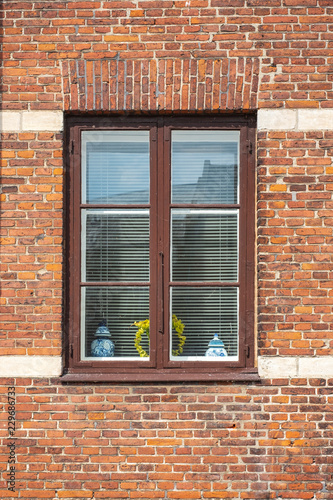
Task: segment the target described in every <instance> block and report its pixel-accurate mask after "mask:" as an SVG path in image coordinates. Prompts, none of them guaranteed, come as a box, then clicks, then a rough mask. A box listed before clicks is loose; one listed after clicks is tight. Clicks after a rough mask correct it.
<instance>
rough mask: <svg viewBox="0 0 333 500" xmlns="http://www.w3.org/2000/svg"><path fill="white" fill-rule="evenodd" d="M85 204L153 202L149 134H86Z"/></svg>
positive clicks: (134, 132)
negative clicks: (150, 182) (151, 200)
mask: <svg viewBox="0 0 333 500" xmlns="http://www.w3.org/2000/svg"><path fill="white" fill-rule="evenodd" d="M82 160H83V161H82V165H83V169H82V172H83V178H82V201H83V203H96V204H100V203H114V204H126V205H128V204H133V203H149V131H148V130H147V131H146V130H137V131H134V130H132V131H131V130H130V131H126V130H122V131H120V130H116V131H105V132H97V131H92V132H83V133H82Z"/></svg>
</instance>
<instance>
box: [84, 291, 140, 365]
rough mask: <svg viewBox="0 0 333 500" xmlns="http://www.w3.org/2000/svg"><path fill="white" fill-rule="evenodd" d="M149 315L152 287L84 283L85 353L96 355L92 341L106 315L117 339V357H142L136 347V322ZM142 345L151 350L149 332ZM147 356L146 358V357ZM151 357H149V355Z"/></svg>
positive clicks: (113, 337) (107, 322) (112, 338)
mask: <svg viewBox="0 0 333 500" xmlns="http://www.w3.org/2000/svg"><path fill="white" fill-rule="evenodd" d="M148 318H149V288H148V287H109V288H106V287H91V288H90V287H84V288H83V289H82V318H81V323H82V330H83V342H82V344H83V345H84V351H83V357H92V354H93V353H92V351H91V343H92V341H93V340H94V339H95V338H96V337H95V332H96V330H97V328H98V326H99V324H100V323H101V321H102V320H103V319H105V322H106V326H107V328H108V329H109V331H110V334H111V340H112V341H113V342H114V345H115V350H114V356H115V357H126V358H128V357H138V358H139V353H138V351H137V349H136V348H135V345H134V341H135V334H136V331H137V329H138V328H137V327H136V326H131V325H133V323H134V321H142V320H145V319H148ZM141 346H142V348H143V349H144V350H145V351H146V352H147V353H148V354H149V342H148V338H147V336H146V335H143V336H142V339H141ZM142 359H144V358H142ZM145 359H147V358H145Z"/></svg>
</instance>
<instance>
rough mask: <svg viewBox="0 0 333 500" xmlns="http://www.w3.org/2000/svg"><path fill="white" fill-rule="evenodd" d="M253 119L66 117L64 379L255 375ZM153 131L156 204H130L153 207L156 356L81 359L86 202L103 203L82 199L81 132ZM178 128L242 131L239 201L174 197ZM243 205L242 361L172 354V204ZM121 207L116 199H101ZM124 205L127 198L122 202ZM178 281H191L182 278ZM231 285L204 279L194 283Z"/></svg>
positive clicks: (152, 296) (238, 284)
mask: <svg viewBox="0 0 333 500" xmlns="http://www.w3.org/2000/svg"><path fill="white" fill-rule="evenodd" d="M255 125H256V120H255V116H254V115H219V116H217V115H214V116H204V115H202V116H199V115H196V116H190V115H189V116H186V117H184V116H180V117H179V116H170V117H168V116H155V117H151V118H149V117H147V116H135V117H134V116H117V115H110V116H104V115H103V116H87V115H85V116H69V117H67V120H66V137H67V140H66V144H67V147H66V148H65V151H66V152H67V153H66V154H67V157H66V159H65V162H66V166H67V171H66V182H67V186H66V216H67V217H66V269H67V272H66V282H67V283H66V285H67V286H66V306H67V307H66V311H65V327H66V328H65V337H66V338H65V339H64V347H65V352H66V353H65V357H64V360H65V366H66V368H65V373H64V375H63V380H64V381H80V380H81V381H85V382H87V381H92V382H93V381H107V382H109V381H114V382H122V381H123V382H130V381H132V382H138V381H142V382H143V381H161V382H163V381H182V382H184V381H209V380H212V381H218V380H221V381H222V380H224V381H226V380H230V381H231V380H257V379H258V374H257V369H256V368H255V366H254V364H255V363H254V362H255V352H254V347H255V338H254V317H255V311H254V297H255V185H256V183H255V147H254V146H255ZM112 129H114V130H120V129H122V130H150V159H151V165H150V185H151V187H150V189H151V194H150V203H149V204H145V205H142V204H140V205H139V204H138V205H131V208H142V207H143V206H144V207H145V208H147V207H148V208H149V209H150V282H149V290H150V292H149V293H150V359H149V361H146V360H145V361H142V360H140V359H138V360H133V359H129V360H128V361H124V360H121V361H120V360H117V359H116V358H115V360H105V361H103V360H100V359H99V360H91V359H89V360H81V359H80V352H81V350H80V328H81V327H80V290H81V287H82V286H83V285H84V286H87V283H82V282H81V279H80V274H81V272H80V269H81V242H80V238H81V234H80V233H81V222H80V221H81V215H80V212H81V209H82V208H87V207H89V208H100V205H92V204H87V203H85V204H82V203H81V132H82V131H84V130H112ZM172 129H177V130H179V129H184V130H200V129H202V130H207V129H215V130H216V129H218V130H239V131H240V200H239V204H234V205H232V204H228V205H223V204H209V205H206V204H200V205H199V204H195V205H191V204H184V205H183V204H179V203H177V204H171V153H170V151H171V150H170V142H171V141H170V138H171V130H172ZM178 206H181V207H182V208H186V207H193V206H195V208H201V207H202V208H207V207H209V208H237V209H239V214H240V218H239V221H240V226H239V236H240V241H239V281H238V282H236V283H235V282H233V283H232V286H235V287H239V360H238V361H213V362H212V361H195V362H193V361H184V360H183V361H182V360H180V361H178V360H177V361H174V360H169V348H170V345H169V344H170V337H169V289H170V286H174V285H175V283H173V282H170V280H169V276H170V265H169V263H170V255H169V254H170V239H169V238H170V235H169V232H170V208H171V207H172V208H174V207H178ZM102 207H103V208H105V209H107V208H111V207H112V208H118V207H119V206H118V205H109V204H106V205H102ZM121 207H122V208H124V207H126V205H121ZM102 284H103V286H116V285H117V286H119V285H124V286H133V285H134V286H140V285H148V283H147V282H142V283H139V282H135V283H132V282H126V283H119V282H117V283H113V282H106V283H96V282H92V283H89V284H88V286H91V287H96V286H101V285H102ZM176 285H177V286H180V287H181V286H186V285H189V283H187V282H177V283H176ZM214 285H215V286H216V285H218V286H230V283H220V282H218V283H212V282H206V283H205V282H200V283H193V282H191V283H190V286H214Z"/></svg>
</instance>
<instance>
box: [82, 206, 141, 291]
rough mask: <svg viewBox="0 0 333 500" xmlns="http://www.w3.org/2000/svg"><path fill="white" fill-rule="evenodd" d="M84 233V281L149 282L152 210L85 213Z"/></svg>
mask: <svg viewBox="0 0 333 500" xmlns="http://www.w3.org/2000/svg"><path fill="white" fill-rule="evenodd" d="M82 233H83V238H82V241H83V245H82V249H83V250H82V251H83V254H82V280H83V281H149V210H135V209H133V210H131V211H129V210H83V211H82ZM84 242H85V243H86V244H85V245H84Z"/></svg>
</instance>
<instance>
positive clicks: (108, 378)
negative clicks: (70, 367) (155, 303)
mask: <svg viewBox="0 0 333 500" xmlns="http://www.w3.org/2000/svg"><path fill="white" fill-rule="evenodd" d="M61 380H62V382H84V383H87V382H91V383H95V382H160V383H164V382H258V381H260V380H261V378H260V377H259V374H258V370H257V368H247V369H244V368H243V369H238V370H235V369H232V370H226V371H220V372H213V373H211V372H189V371H187V370H185V369H184V370H177V371H176V370H163V371H162V370H161V371H159V370H154V371H145V372H143V371H140V372H139V371H137V372H134V371H133V372H132V373H131V372H126V373H119V372H117V373H110V372H109V373H101V372H98V373H97V372H80V373H78V372H76V373H66V374H64V375H63V376H62V377H61Z"/></svg>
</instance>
